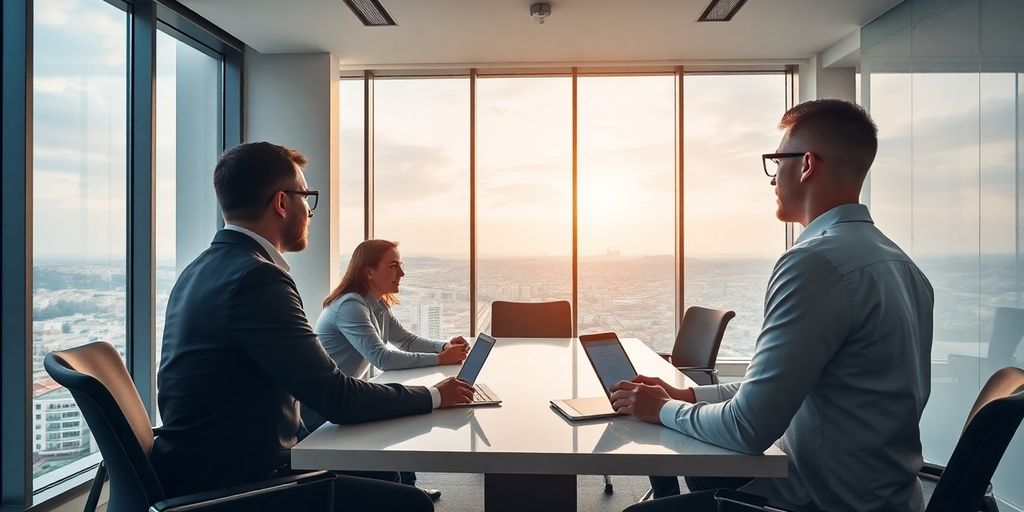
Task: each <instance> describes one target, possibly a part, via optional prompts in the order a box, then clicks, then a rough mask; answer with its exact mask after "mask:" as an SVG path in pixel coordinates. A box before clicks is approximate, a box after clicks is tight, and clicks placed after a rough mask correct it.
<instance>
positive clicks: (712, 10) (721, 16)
mask: <svg viewBox="0 0 1024 512" xmlns="http://www.w3.org/2000/svg"><path fill="white" fill-rule="evenodd" d="M745 3H747V0H711V3H710V4H708V8H707V9H704V12H703V13H702V14H701V15H700V17H699V18H697V21H729V20H731V19H732V17H733V16H735V15H736V11H738V10H740V7H743V4H745Z"/></svg>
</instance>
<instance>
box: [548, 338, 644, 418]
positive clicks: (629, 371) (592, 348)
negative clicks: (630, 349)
mask: <svg viewBox="0 0 1024 512" xmlns="http://www.w3.org/2000/svg"><path fill="white" fill-rule="evenodd" d="M580 345H582V346H583V351H584V352H586V354H587V359H588V360H590V365H591V366H593V367H594V372H595V373H597V379H598V380H599V381H601V388H603V389H604V394H605V396H604V397H592V398H572V399H566V400H552V401H551V407H552V408H553V409H554V410H555V411H556V412H558V413H559V414H561V415H562V416H565V417H566V418H567V419H569V420H573V421H576V420H586V419H593V418H605V417H610V416H616V415H618V414H619V413H617V412H615V410H614V409H612V400H611V397H612V388H613V387H614V386H615V384H616V383H618V382H619V381H622V380H631V379H633V378H634V377H636V369H635V368H634V367H633V363H632V362H630V360H629V356H627V355H626V351H625V349H623V348H622V343H620V342H619V337H618V336H616V335H615V333H613V332H604V333H600V334H585V335H583V336H580Z"/></svg>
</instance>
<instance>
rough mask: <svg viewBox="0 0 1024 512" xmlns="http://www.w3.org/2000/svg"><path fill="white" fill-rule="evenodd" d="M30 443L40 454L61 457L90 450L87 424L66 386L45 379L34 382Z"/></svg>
mask: <svg viewBox="0 0 1024 512" xmlns="http://www.w3.org/2000/svg"><path fill="white" fill-rule="evenodd" d="M33 397H34V400H33V401H34V405H33V413H34V417H33V421H32V424H33V428H32V432H33V441H34V443H33V446H34V447H35V453H36V454H38V455H40V456H42V457H51V458H64V457H73V456H76V455H79V454H83V453H89V452H90V446H91V442H90V441H91V440H90V437H91V436H90V433H89V426H88V425H86V423H85V419H84V418H82V414H81V412H79V410H78V404H76V403H75V399H74V397H72V396H71V392H69V391H68V390H67V389H64V388H62V387H60V386H59V385H58V384H57V383H56V382H54V381H53V379H50V378H46V379H43V380H41V381H39V382H36V383H35V384H34V385H33Z"/></svg>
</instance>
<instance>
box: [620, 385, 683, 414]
mask: <svg viewBox="0 0 1024 512" xmlns="http://www.w3.org/2000/svg"><path fill="white" fill-rule="evenodd" d="M671 399H672V397H670V396H668V393H666V392H665V390H664V389H662V388H660V387H658V386H651V385H647V384H640V383H638V382H631V381H628V380H624V381H621V382H619V383H618V384H616V385H615V387H613V388H612V408H613V409H615V412H619V413H623V414H629V415H632V416H636V417H637V418H639V419H641V420H644V421H646V422H649V423H658V424H660V423H661V417H660V416H659V414H660V413H661V407H662V406H663V405H665V402H668V401H669V400H671Z"/></svg>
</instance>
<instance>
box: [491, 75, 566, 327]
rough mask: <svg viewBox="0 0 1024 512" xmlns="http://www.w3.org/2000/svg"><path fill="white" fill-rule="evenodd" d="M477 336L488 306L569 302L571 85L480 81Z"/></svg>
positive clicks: (562, 80) (549, 80) (546, 80)
mask: <svg viewBox="0 0 1024 512" xmlns="http://www.w3.org/2000/svg"><path fill="white" fill-rule="evenodd" d="M476 113H477V127H476V128H477V137H476V142H477V149H476V154H477V191H476V193H477V203H476V204H477V207H476V208H477V229H476V233H477V247H478V252H477V254H478V255H479V256H478V263H477V286H478V292H477V303H476V305H475V307H476V311H477V331H485V332H486V331H487V330H489V329H490V324H491V319H490V314H491V302H492V301H495V300H510V301H524V302H525V301H530V302H539V301H549V300H571V298H572V217H571V215H572V81H571V79H570V78H568V77H530V78H480V79H479V80H478V81H477V110H476Z"/></svg>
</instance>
